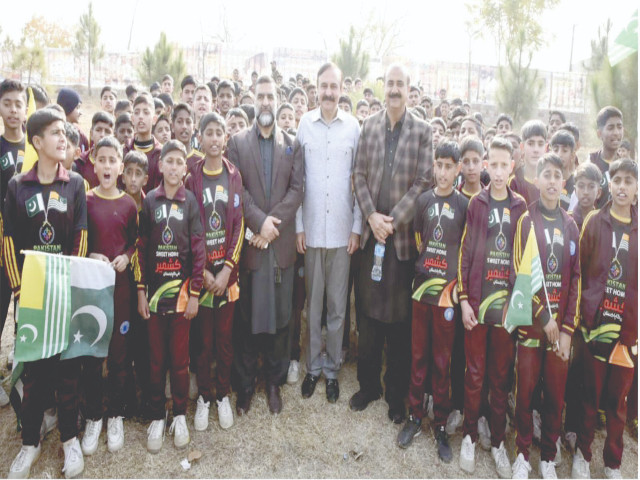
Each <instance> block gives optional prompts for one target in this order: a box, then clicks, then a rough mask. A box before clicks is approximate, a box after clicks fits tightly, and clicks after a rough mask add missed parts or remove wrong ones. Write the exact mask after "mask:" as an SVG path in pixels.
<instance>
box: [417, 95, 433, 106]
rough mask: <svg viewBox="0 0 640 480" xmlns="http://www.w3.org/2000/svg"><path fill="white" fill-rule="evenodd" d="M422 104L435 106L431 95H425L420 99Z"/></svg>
mask: <svg viewBox="0 0 640 480" xmlns="http://www.w3.org/2000/svg"><path fill="white" fill-rule="evenodd" d="M422 102H429V103H430V104H431V105H433V100H431V97H430V96H429V95H423V96H422V98H421V99H420V103H422Z"/></svg>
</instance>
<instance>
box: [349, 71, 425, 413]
mask: <svg viewBox="0 0 640 480" xmlns="http://www.w3.org/2000/svg"><path fill="white" fill-rule="evenodd" d="M384 88H385V103H386V109H385V110H382V111H381V112H379V113H377V114H375V115H373V116H371V117H369V118H367V119H366V120H365V121H364V123H363V125H362V130H361V133H360V141H359V143H358V153H357V155H356V165H355V170H354V173H353V182H354V188H355V192H356V197H357V199H358V203H359V205H360V209H361V210H362V221H363V227H362V237H361V239H360V248H362V249H363V250H364V251H363V254H362V265H361V268H360V273H359V275H358V278H357V279H356V281H358V282H360V291H361V295H362V309H363V312H362V313H363V318H362V319H361V322H360V327H359V328H360V335H359V339H358V382H359V383H360V391H358V392H357V393H356V394H355V395H354V396H353V397H352V398H351V400H350V402H349V404H350V406H351V409H352V410H355V411H359V410H364V409H365V408H366V407H367V405H369V403H370V402H372V401H374V400H377V399H378V398H380V396H381V394H382V385H381V383H380V372H381V370H382V348H383V346H384V343H385V339H386V341H387V344H388V350H387V371H386V374H385V385H386V393H385V399H386V401H387V403H388V404H389V419H390V420H392V421H393V422H394V423H398V424H399V423H402V421H403V420H404V417H405V408H404V396H405V395H406V393H407V389H408V385H409V373H410V360H411V344H410V341H411V339H410V326H411V280H412V278H413V266H414V265H413V264H414V262H415V257H416V254H417V250H416V245H415V239H414V235H413V229H412V222H413V217H414V209H415V201H416V199H417V198H418V196H419V195H420V193H422V191H423V190H425V189H426V188H427V186H428V183H429V182H430V181H431V175H432V167H433V152H432V144H431V127H430V126H429V125H428V124H427V123H426V122H424V121H422V120H419V119H418V118H417V117H415V116H413V114H411V113H410V112H408V111H407V109H406V103H407V97H408V95H409V88H410V81H409V74H408V72H407V70H406V69H405V68H404V67H402V66H400V65H391V66H390V67H389V68H388V69H387V72H386V74H385V87H384ZM376 246H377V249H378V254H382V255H383V259H382V262H381V267H382V277H381V278H379V277H376V276H375V275H373V276H372V268H373V266H374V250H375V249H376ZM383 248H384V251H383V252H382V251H381V250H382V249H383ZM373 277H376V278H378V280H375V279H374V278H373Z"/></svg>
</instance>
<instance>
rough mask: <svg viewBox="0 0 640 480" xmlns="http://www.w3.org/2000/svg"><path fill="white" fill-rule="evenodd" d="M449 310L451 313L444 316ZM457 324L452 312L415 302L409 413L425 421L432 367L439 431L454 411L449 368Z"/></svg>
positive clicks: (432, 387) (436, 421)
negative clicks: (425, 402)
mask: <svg viewBox="0 0 640 480" xmlns="http://www.w3.org/2000/svg"><path fill="white" fill-rule="evenodd" d="M447 310H449V311H448V312H447V313H446V315H445V312H446V311H447ZM447 317H448V319H447ZM455 322H456V318H455V315H454V312H453V309H446V308H444V307H437V306H435V305H427V304H425V303H421V302H417V301H415V300H414V301H413V312H412V319H411V380H410V382H409V411H410V413H411V414H412V415H413V416H414V417H415V418H420V419H422V417H423V416H424V411H423V408H422V399H423V397H424V392H425V387H426V380H427V373H428V372H429V367H430V366H431V381H432V384H431V392H432V394H433V411H434V416H435V425H436V428H437V427H440V426H444V425H445V424H446V423H447V416H448V415H449V411H450V410H451V398H450V397H449V387H450V386H451V378H450V375H449V369H450V365H451V351H452V349H453V339H454V337H455V331H456V325H455Z"/></svg>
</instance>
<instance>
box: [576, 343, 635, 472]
mask: <svg viewBox="0 0 640 480" xmlns="http://www.w3.org/2000/svg"><path fill="white" fill-rule="evenodd" d="M583 372H584V377H583V381H584V390H583V395H582V412H583V417H582V423H581V426H580V428H579V430H578V442H577V444H576V446H577V447H578V448H580V450H581V451H582V454H583V455H584V458H585V460H587V461H591V455H592V453H591V443H592V442H593V436H594V432H595V430H596V425H597V423H598V419H597V416H598V408H603V409H604V411H605V413H606V415H607V438H606V440H605V442H604V452H603V457H604V466H605V467H609V468H614V469H615V468H620V463H621V462H622V450H623V444H622V435H623V433H624V426H625V422H626V421H627V395H628V394H629V390H630V389H631V384H632V383H633V368H625V367H619V366H617V365H611V364H609V363H605V362H601V361H600V360H597V359H596V358H594V357H593V355H592V354H591V352H590V351H589V349H588V348H585V349H584V370H583ZM603 395H604V398H605V402H604V405H601V404H600V400H601V398H602V396H603Z"/></svg>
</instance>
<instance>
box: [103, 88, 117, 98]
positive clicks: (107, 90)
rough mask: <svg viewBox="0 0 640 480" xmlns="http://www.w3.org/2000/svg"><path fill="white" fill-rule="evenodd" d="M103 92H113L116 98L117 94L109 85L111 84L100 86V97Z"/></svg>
mask: <svg viewBox="0 0 640 480" xmlns="http://www.w3.org/2000/svg"><path fill="white" fill-rule="evenodd" d="M105 92H111V93H112V94H113V96H114V97H116V98H118V94H117V93H116V91H115V90H114V89H113V88H112V87H111V85H105V86H104V87H102V90H100V98H102V95H104V94H105Z"/></svg>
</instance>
